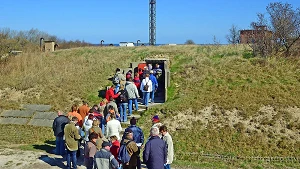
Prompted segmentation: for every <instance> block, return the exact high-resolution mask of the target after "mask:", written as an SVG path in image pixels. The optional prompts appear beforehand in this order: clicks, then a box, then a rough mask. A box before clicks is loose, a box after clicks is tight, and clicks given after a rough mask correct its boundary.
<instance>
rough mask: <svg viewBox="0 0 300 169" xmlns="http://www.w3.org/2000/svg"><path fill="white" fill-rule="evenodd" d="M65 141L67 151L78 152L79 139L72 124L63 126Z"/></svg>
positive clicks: (76, 130)
mask: <svg viewBox="0 0 300 169" xmlns="http://www.w3.org/2000/svg"><path fill="white" fill-rule="evenodd" d="M64 132H65V140H66V146H67V149H68V150H70V151H77V150H78V140H79V139H80V138H81V137H80V135H79V133H78V129H77V127H76V126H75V124H74V123H73V122H70V123H69V124H67V125H66V126H65V129H64Z"/></svg>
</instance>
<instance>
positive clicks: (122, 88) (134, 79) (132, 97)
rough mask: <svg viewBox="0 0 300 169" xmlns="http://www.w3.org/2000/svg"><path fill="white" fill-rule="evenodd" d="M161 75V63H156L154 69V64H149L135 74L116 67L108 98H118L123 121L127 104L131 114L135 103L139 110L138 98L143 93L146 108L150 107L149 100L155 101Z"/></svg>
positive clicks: (107, 94)
mask: <svg viewBox="0 0 300 169" xmlns="http://www.w3.org/2000/svg"><path fill="white" fill-rule="evenodd" d="M161 75H162V69H161V68H160V66H159V64H155V68H153V69H152V65H151V64H148V66H145V67H144V69H141V68H140V69H139V70H138V72H135V73H134V74H133V72H132V70H129V71H128V72H127V73H126V74H124V73H122V72H121V70H120V69H119V68H117V69H116V73H115V75H114V77H113V79H112V82H113V85H112V86H111V88H112V89H111V91H109V92H107V93H106V99H109V97H113V98H114V99H116V101H117V103H118V106H119V109H120V115H121V120H122V121H123V120H125V121H126V117H123V116H124V114H123V112H124V110H126V109H127V106H128V110H129V115H131V114H132V105H133V103H134V104H135V108H136V110H138V103H137V99H138V98H139V97H140V96H141V95H142V103H143V104H144V105H145V106H146V110H147V109H148V105H149V102H151V103H154V99H155V92H157V89H158V79H159V78H160V77H161Z"/></svg>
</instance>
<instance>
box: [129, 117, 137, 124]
mask: <svg viewBox="0 0 300 169" xmlns="http://www.w3.org/2000/svg"><path fill="white" fill-rule="evenodd" d="M130 124H131V125H136V119H135V117H132V118H131V119H130Z"/></svg>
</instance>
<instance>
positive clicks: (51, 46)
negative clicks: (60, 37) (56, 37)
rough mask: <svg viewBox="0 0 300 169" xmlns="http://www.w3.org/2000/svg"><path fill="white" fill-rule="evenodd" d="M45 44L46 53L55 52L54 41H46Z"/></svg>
mask: <svg viewBox="0 0 300 169" xmlns="http://www.w3.org/2000/svg"><path fill="white" fill-rule="evenodd" d="M44 43H45V52H53V51H54V50H55V42H54V41H44Z"/></svg>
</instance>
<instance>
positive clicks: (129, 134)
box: [125, 128, 133, 140]
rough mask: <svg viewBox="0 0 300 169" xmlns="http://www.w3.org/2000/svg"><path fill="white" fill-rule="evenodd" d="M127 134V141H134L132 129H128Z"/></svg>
mask: <svg viewBox="0 0 300 169" xmlns="http://www.w3.org/2000/svg"><path fill="white" fill-rule="evenodd" d="M125 134H126V138H127V139H129V140H133V131H132V130H131V129H130V128H129V129H126V131H125Z"/></svg>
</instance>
